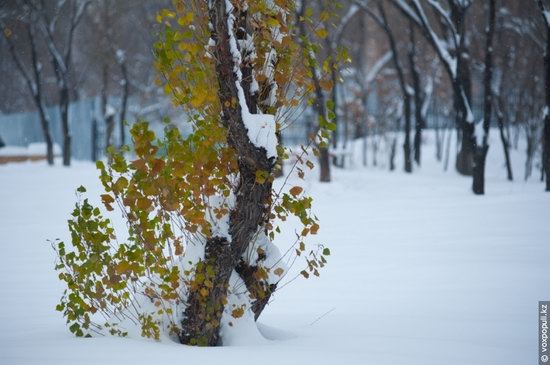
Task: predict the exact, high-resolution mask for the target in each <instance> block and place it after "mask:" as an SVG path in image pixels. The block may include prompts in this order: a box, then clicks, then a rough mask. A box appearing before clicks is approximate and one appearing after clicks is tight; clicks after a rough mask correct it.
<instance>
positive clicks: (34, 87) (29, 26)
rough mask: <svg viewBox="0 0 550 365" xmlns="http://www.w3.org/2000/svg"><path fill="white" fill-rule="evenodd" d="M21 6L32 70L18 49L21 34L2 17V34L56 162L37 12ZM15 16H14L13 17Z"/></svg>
mask: <svg viewBox="0 0 550 365" xmlns="http://www.w3.org/2000/svg"><path fill="white" fill-rule="evenodd" d="M20 5H21V8H22V9H23V10H24V11H25V16H24V17H21V19H22V21H23V23H24V24H23V27H24V29H25V31H26V34H27V38H28V41H29V42H28V44H29V48H30V56H31V57H30V58H31V60H30V61H31V62H30V64H31V71H29V70H27V68H26V67H25V62H24V61H23V59H22V57H21V55H20V53H23V52H21V51H20V52H18V50H17V49H16V43H18V44H23V43H24V42H22V41H21V40H20V35H18V34H16V33H14V30H13V28H12V27H10V26H9V25H8V24H6V23H5V21H4V19H2V18H3V17H2V18H0V26H1V28H2V34H3V35H4V39H5V40H6V42H7V44H8V49H9V52H10V55H11V57H12V60H13V62H14V63H15V65H16V67H17V70H18V71H19V73H20V74H21V76H22V77H23V79H24V80H25V83H26V85H27V88H28V90H29V93H30V94H31V96H32V100H33V102H34V105H35V106H36V109H37V110H38V115H39V118H40V119H39V120H40V126H41V128H42V135H43V136H44V142H45V143H46V158H47V160H48V164H50V165H53V164H54V154H53V139H52V135H51V131H50V124H51V122H50V118H49V116H48V113H47V112H46V105H45V101H44V92H43V89H42V83H43V78H42V71H43V65H42V63H41V62H40V61H39V58H38V45H37V34H36V28H35V27H36V22H37V19H36V14H35V13H33V12H32V11H30V9H29V7H27V6H25V5H24V4H20ZM13 18H14V17H13Z"/></svg>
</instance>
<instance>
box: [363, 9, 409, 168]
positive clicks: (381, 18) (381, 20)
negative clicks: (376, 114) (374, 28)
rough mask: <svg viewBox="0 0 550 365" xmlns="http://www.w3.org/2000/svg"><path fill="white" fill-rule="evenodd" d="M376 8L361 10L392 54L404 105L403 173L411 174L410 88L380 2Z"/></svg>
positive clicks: (393, 36)
mask: <svg viewBox="0 0 550 365" xmlns="http://www.w3.org/2000/svg"><path fill="white" fill-rule="evenodd" d="M376 6H377V9H378V14H377V13H375V12H374V11H372V10H371V9H370V8H369V7H368V6H363V9H364V10H365V12H366V13H367V14H369V15H370V16H371V18H372V19H373V20H374V21H375V22H376V23H377V24H378V25H379V26H380V28H382V30H384V32H385V33H386V36H387V37H388V41H389V44H390V49H391V52H392V59H393V65H394V68H395V71H396V72H397V79H398V81H399V86H400V88H401V92H402V94H403V103H404V106H403V107H404V109H405V110H404V114H405V115H404V116H405V142H404V144H403V152H404V156H405V158H404V160H405V166H404V168H405V172H409V173H410V172H412V158H411V137H410V135H411V98H412V95H411V94H412V93H411V90H410V87H409V86H408V84H407V81H406V79H405V73H404V69H403V66H402V65H401V62H400V60H399V53H398V51H397V43H396V40H395V35H394V33H393V31H392V29H391V27H390V24H389V22H388V19H387V16H386V11H385V10H384V5H383V4H382V2H380V1H377V2H376Z"/></svg>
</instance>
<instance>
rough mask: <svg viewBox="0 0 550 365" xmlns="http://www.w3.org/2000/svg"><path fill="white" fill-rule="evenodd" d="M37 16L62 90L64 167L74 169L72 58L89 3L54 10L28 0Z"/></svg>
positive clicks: (71, 1) (65, 0)
mask: <svg viewBox="0 0 550 365" xmlns="http://www.w3.org/2000/svg"><path fill="white" fill-rule="evenodd" d="M27 3H28V4H29V6H30V8H32V9H33V12H35V13H36V18H37V22H38V27H39V29H40V31H41V32H42V34H43V36H44V38H45V40H46V46H47V49H48V52H49V54H50V59H51V63H52V66H53V69H54V71H55V77H56V80H57V86H58V89H59V112H60V118H61V129H62V132H63V165H65V166H70V165H71V143H72V141H71V140H72V136H71V131H70V125H69V102H70V91H71V89H72V86H71V57H72V51H73V39H74V34H75V30H76V28H77V27H78V24H79V23H80V21H81V20H82V17H83V16H84V14H85V11H86V8H87V7H88V5H89V4H90V1H88V0H86V1H80V0H60V1H59V2H58V4H56V6H55V7H53V10H51V9H49V8H48V7H47V6H46V4H45V3H44V1H36V0H27ZM63 14H68V20H67V21H68V24H67V25H66V28H63V29H60V27H59V24H60V23H61V22H60V18H61V17H62V15H63Z"/></svg>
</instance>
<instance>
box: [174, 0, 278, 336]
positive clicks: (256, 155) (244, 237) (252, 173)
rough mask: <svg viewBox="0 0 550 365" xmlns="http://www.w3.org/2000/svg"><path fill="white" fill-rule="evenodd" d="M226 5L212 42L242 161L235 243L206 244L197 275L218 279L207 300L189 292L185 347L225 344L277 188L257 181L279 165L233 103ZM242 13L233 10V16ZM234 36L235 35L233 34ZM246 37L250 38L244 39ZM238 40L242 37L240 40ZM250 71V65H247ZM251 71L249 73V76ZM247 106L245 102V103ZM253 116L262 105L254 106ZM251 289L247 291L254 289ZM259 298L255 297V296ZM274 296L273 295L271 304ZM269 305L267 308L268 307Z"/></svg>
mask: <svg viewBox="0 0 550 365" xmlns="http://www.w3.org/2000/svg"><path fill="white" fill-rule="evenodd" d="M226 4H227V3H226V1H225V0H212V1H211V3H210V4H209V6H210V8H209V18H210V23H211V25H212V33H211V38H212V40H213V41H214V44H215V48H214V59H215V60H216V76H217V79H218V86H219V89H218V97H219V99H220V105H222V123H223V125H224V127H225V128H227V140H228V144H229V146H230V147H231V148H233V149H234V150H235V152H236V154H237V158H238V168H239V183H238V186H237V188H236V190H235V191H234V195H235V197H236V202H235V206H234V207H233V208H232V209H231V212H230V218H229V234H230V237H231V242H229V241H228V239H227V238H224V237H217V236H215V237H211V238H210V239H208V240H207V242H206V247H205V261H204V265H197V270H203V268H204V270H206V267H207V266H208V267H209V270H206V273H207V274H208V272H213V273H215V275H213V276H210V277H209V279H210V281H212V283H213V287H212V288H211V289H210V290H208V294H207V295H206V296H204V295H203V293H200V290H199V289H200V288H197V289H196V290H192V291H191V292H190V293H189V296H188V301H187V308H186V310H185V313H184V315H185V319H184V320H183V322H182V333H181V335H180V340H181V342H182V343H184V344H198V345H210V346H214V345H219V344H220V338H219V329H220V320H221V316H222V314H223V309H224V305H225V304H224V303H225V301H226V297H227V289H228V286H229V278H230V276H231V272H232V271H233V270H234V269H235V268H236V267H237V266H238V264H239V263H240V262H241V256H242V255H243V253H244V252H245V250H246V249H247V247H248V245H249V244H250V243H251V241H252V239H253V237H254V235H255V234H256V233H257V232H258V231H259V230H260V229H261V227H262V225H263V223H264V222H265V220H266V217H267V216H268V215H269V206H270V203H271V193H272V184H271V182H269V181H267V182H265V183H264V184H258V183H257V182H256V171H258V170H263V171H267V172H268V173H269V174H271V172H272V169H273V166H274V164H275V161H273V160H274V159H273V158H268V157H267V154H266V151H265V149H263V148H258V147H256V146H255V145H254V144H252V142H251V141H250V139H249V138H248V132H247V129H246V127H245V125H244V120H243V114H242V109H241V108H243V107H244V106H242V105H241V104H240V103H236V104H235V103H232V100H240V98H239V94H238V88H237V83H238V82H239V80H238V77H237V75H236V74H235V72H234V70H235V67H241V65H235V64H234V61H233V55H232V51H231V47H230V34H233V35H234V32H235V30H234V29H229V28H228V17H229V14H228V9H227V8H226ZM235 11H236V10H234V9H233V12H235ZM235 18H236V19H239V24H235V25H236V26H237V27H238V28H239V29H247V27H246V22H247V16H246V11H245V12H242V13H240V14H236V16H235ZM230 32H231V33H230ZM243 36H246V34H245V35H243ZM235 38H237V37H236V36H235ZM242 67H250V66H242ZM244 74H246V72H243V75H244ZM241 87H242V89H243V90H244V93H245V100H247V104H248V103H250V102H251V101H254V100H256V98H255V97H254V96H253V95H251V94H250V91H249V90H250V88H247V87H244V86H243V85H241ZM241 102H242V100H241ZM248 107H249V110H250V111H251V112H253V111H255V110H256V108H257V106H256V105H248ZM250 272H252V271H250V270H243V271H241V275H244V277H243V281H244V282H245V283H247V282H248V285H251V284H250V280H253V279H254V278H253V277H252V276H248V275H247V273H250ZM248 285H247V286H248ZM251 294H252V295H253V293H251ZM270 295H271V293H268V295H267V299H265V298H262V300H265V301H266V302H267V301H268V300H269V296H270ZM264 305H265V304H264ZM255 308H256V311H258V312H256V313H255V316H256V318H257V316H259V314H260V313H261V309H263V306H261V305H260V306H258V305H257V304H256V307H255Z"/></svg>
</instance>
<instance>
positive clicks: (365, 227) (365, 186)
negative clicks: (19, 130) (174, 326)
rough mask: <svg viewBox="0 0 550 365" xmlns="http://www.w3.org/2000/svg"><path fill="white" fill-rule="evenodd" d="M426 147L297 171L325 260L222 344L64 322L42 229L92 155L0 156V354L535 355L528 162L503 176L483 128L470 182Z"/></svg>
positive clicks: (56, 225) (88, 174)
mask: <svg viewBox="0 0 550 365" xmlns="http://www.w3.org/2000/svg"><path fill="white" fill-rule="evenodd" d="M493 135H495V134H493ZM431 147H432V144H430V145H428V146H427V148H426V150H425V155H424V161H425V164H424V165H425V166H423V168H422V169H421V170H419V171H415V173H414V174H412V175H405V174H404V173H402V172H400V171H401V170H402V164H401V162H400V161H397V163H398V165H397V167H398V171H397V172H393V173H390V172H388V171H386V170H382V169H371V168H369V169H364V168H362V167H360V166H359V165H360V164H359V163H356V164H355V167H353V168H351V169H348V170H334V171H333V178H334V182H333V183H331V184H325V185H321V184H318V183H315V182H313V181H309V182H308V186H307V190H308V192H309V193H310V194H312V195H313V196H314V198H315V203H316V204H315V207H316V208H315V209H316V212H317V215H318V216H319V218H320V219H321V222H322V226H321V230H320V232H319V236H318V238H317V239H318V240H319V242H322V243H326V244H327V245H328V246H329V247H330V249H331V252H332V254H331V256H330V261H329V265H328V267H327V268H326V269H324V270H323V272H322V273H321V278H320V279H316V278H315V279H309V280H298V281H295V282H294V283H292V284H291V285H289V286H287V287H285V288H284V289H283V290H281V291H280V292H278V293H277V295H276V296H275V298H274V300H273V302H272V303H271V304H270V306H269V307H268V308H267V309H266V310H265V311H264V314H263V315H262V317H261V318H260V322H261V324H260V328H261V331H262V333H263V334H264V336H265V337H266V338H267V339H266V340H262V341H258V338H257V336H250V337H247V335H246V334H245V336H244V337H243V338H242V341H241V344H240V345H238V346H228V347H222V348H192V347H185V346H182V345H178V344H175V343H157V342H154V341H149V340H143V339H137V338H133V339H120V338H111V337H104V338H92V339H77V338H74V337H72V336H71V334H70V333H69V332H68V330H67V328H66V327H65V324H64V320H63V318H62V317H61V314H60V313H58V312H55V310H54V307H55V304H56V303H57V302H58V300H59V297H60V296H61V293H62V290H63V287H62V284H61V283H60V282H59V281H58V280H57V277H56V273H55V272H54V270H53V265H54V254H53V251H52V249H51V247H50V245H49V243H48V242H47V241H46V240H47V239H55V238H61V239H66V238H67V236H68V232H67V228H66V220H67V219H68V217H69V213H70V211H71V208H72V207H73V204H74V201H75V195H74V190H75V188H76V187H77V186H79V185H81V184H84V185H86V187H87V188H88V191H89V192H90V196H93V195H94V194H96V195H97V193H99V191H100V186H99V182H98V181H97V178H96V175H97V174H96V171H95V169H94V167H93V166H92V165H91V164H88V163H75V166H73V167H72V168H70V169H66V168H62V167H55V168H49V167H47V166H46V165H45V163H42V162H41V163H22V164H12V165H6V166H0V253H1V254H0V258H1V260H0V293H1V294H0V364H2V365H4V364H5V365H11V364H41V365H42V364H132V365H137V364H157V363H159V364H177V363H182V364H183V363H189V364H197V363H201V364H215V363H223V364H243V363H252V362H254V363H261V364H265V365H267V364H278V365H280V364H373V365H377V364H419V365H430V364H437V365H439V364H445V365H449V364H468V365H473V364H480V365H487V364H499V365H500V364H511V365H512V364H514V365H522V364H534V363H536V361H537V341H538V340H537V326H538V324H537V312H536V311H537V302H538V301H539V300H550V194H549V193H544V192H543V186H542V184H541V183H540V182H538V181H536V180H537V179H535V178H534V179H532V181H529V182H527V183H524V182H523V181H519V182H514V183H509V182H507V181H506V180H505V178H504V177H505V174H504V170H503V168H502V156H501V155H502V151H501V147H500V145H499V144H498V143H497V141H495V142H494V146H493V147H492V148H491V150H490V156H489V168H488V174H487V175H488V177H487V195H486V196H482V197H479V196H474V195H472V193H471V192H470V185H471V181H470V179H469V178H463V177H460V176H457V175H456V174H455V173H454V172H449V173H446V174H444V173H443V172H442V168H441V166H440V165H438V164H436V163H435V162H433V160H434V159H433V149H432V148H431ZM521 156H522V154H521V153H520V152H515V151H514V156H513V157H514V165H515V168H516V175H518V176H521V175H522V173H523V172H522V171H523V166H522V164H523V160H522V157H521ZM355 157H356V159H357V160H358V161H360V158H359V156H357V153H356V156H355ZM451 170H452V169H451ZM292 237H293V233H292V232H288V233H287V234H284V235H281V236H279V237H278V242H279V243H280V244H281V245H283V246H284V245H285V244H286V243H287V242H290V240H292Z"/></svg>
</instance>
